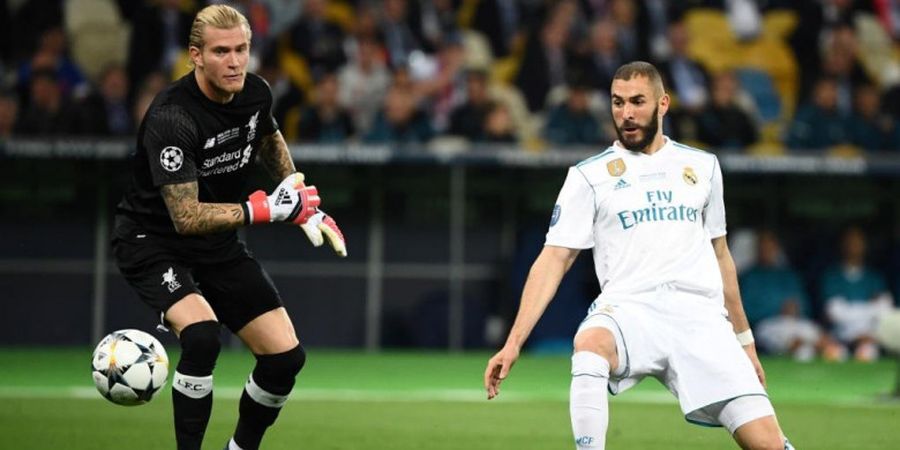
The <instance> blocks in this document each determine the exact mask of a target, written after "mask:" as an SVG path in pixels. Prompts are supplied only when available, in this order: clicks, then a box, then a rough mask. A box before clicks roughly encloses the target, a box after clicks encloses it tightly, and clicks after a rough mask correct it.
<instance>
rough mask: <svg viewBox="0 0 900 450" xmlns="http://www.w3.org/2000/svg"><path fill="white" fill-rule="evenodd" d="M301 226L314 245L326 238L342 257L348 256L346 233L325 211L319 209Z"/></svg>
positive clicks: (318, 244)
mask: <svg viewBox="0 0 900 450" xmlns="http://www.w3.org/2000/svg"><path fill="white" fill-rule="evenodd" d="M300 228H302V229H303V232H305V233H306V237H308V238H309V241H310V242H312V245H313V246H316V247H318V246H320V245H322V243H324V242H325V240H328V245H331V248H333V249H334V252H335V253H337V254H338V256H340V257H342V258H343V257H345V256H347V244H346V243H345V242H344V233H341V229H340V228H338V225H337V223H336V222H335V221H334V219H332V218H331V216H329V215H328V214H325V211H322V210H321V209H320V210H317V211H316V213H315V214H313V215H312V217H310V218H309V220H307V221H306V223H304V224H301V225H300Z"/></svg>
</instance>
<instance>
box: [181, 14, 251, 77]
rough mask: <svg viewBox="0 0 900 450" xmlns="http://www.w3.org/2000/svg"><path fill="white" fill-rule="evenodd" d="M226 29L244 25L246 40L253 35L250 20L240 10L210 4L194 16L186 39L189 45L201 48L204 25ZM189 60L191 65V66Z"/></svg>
mask: <svg viewBox="0 0 900 450" xmlns="http://www.w3.org/2000/svg"><path fill="white" fill-rule="evenodd" d="M207 25H208V26H211V27H213V28H219V29H222V30H227V29H229V28H234V27H238V26H240V27H244V31H245V32H246V34H247V41H250V38H251V37H252V36H253V33H252V32H251V31H250V22H248V21H247V18H246V17H244V15H243V14H241V13H240V11H238V10H236V9H234V8H232V7H230V6H227V5H211V6H207V7H206V8H203V9H201V10H200V12H198V13H197V16H196V17H194V23H193V24H191V35H190V38H189V39H188V46H189V47H197V48H199V49H201V50H202V49H203V45H204V44H205V42H204V41H203V31H204V30H205V29H206V26H207ZM193 65H194V64H193V61H191V66H193Z"/></svg>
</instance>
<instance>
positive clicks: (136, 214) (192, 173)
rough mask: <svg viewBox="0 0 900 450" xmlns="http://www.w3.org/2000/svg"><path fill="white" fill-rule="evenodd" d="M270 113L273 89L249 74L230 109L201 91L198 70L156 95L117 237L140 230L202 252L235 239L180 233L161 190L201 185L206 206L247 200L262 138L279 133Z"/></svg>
mask: <svg viewBox="0 0 900 450" xmlns="http://www.w3.org/2000/svg"><path fill="white" fill-rule="evenodd" d="M271 111H272V92H271V90H270V89H269V85H268V84H267V83H266V82H265V81H264V80H263V79H262V78H260V77H259V76H257V75H254V74H251V73H248V74H247V78H246V81H245V82H244V89H243V90H242V91H241V92H239V93H237V94H235V96H234V98H232V100H231V101H230V102H229V103H225V104H221V103H216V102H214V101H212V100H210V99H209V98H207V97H206V95H204V94H203V92H202V91H201V90H200V87H199V86H198V85H197V80H196V78H195V77H194V72H191V73H189V74H187V75H185V76H184V77H182V78H181V79H179V80H177V81H175V82H174V83H172V85H170V86H169V87H168V88H167V89H166V90H164V91H163V92H161V93H160V94H159V95H157V96H156V98H155V99H154V100H153V103H151V105H150V108H149V109H148V110H147V114H146V115H145V116H144V120H143V122H142V123H141V126H140V128H139V129H138V136H137V151H136V152H135V154H134V159H133V170H134V174H133V176H132V182H131V186H130V187H129V188H128V190H127V191H126V193H125V195H124V197H123V198H122V201H121V202H119V205H118V206H117V208H116V212H117V216H118V217H117V228H118V230H117V235H119V236H122V232H123V230H122V229H123V228H129V229H136V230H140V231H143V232H149V233H152V234H153V235H155V236H159V237H164V238H165V237H172V238H177V239H178V240H179V241H180V242H181V243H183V244H186V245H187V246H189V247H196V248H198V249H202V248H203V247H207V246H208V247H216V246H219V245H222V244H224V243H226V242H229V241H233V240H234V239H235V236H236V233H235V232H234V231H226V232H220V233H213V234H208V235H203V236H180V235H178V234H177V233H176V232H175V225H174V224H173V223H172V219H171V218H170V217H169V211H168V209H167V208H166V204H165V202H164V201H163V198H162V193H161V192H160V186H163V185H166V184H176V183H184V182H190V181H196V182H197V185H198V191H199V200H200V202H202V203H205V202H209V203H238V202H241V201H244V200H245V199H244V196H245V190H246V188H247V186H246V184H247V180H248V179H249V178H250V174H251V166H252V165H253V162H254V159H255V157H256V152H257V149H258V147H259V142H260V139H262V137H263V136H267V135H270V134H272V133H274V132H275V131H277V130H278V125H277V124H276V123H275V120H274V119H273V118H272V112H271Z"/></svg>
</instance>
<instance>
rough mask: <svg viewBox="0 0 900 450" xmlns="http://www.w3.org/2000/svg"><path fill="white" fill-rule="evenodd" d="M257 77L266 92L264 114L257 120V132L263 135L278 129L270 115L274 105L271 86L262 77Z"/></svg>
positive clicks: (276, 123)
mask: <svg viewBox="0 0 900 450" xmlns="http://www.w3.org/2000/svg"><path fill="white" fill-rule="evenodd" d="M259 79H260V81H262V84H263V91H264V92H265V93H266V105H265V107H264V108H263V109H264V110H265V112H266V116H265V117H264V118H263V119H262V120H260V121H259V132H260V134H261V135H263V136H268V135H270V134H272V133H274V132H276V131H278V122H277V121H276V120H275V116H273V115H272V108H273V107H274V103H275V101H274V100H273V98H272V88H271V87H269V83H268V82H266V80H265V79H263V78H262V77H260V78H259Z"/></svg>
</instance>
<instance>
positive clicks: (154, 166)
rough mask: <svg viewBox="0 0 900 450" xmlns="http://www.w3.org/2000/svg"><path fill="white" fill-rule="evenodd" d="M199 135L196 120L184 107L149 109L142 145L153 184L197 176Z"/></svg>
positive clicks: (189, 179) (178, 181) (171, 182)
mask: <svg viewBox="0 0 900 450" xmlns="http://www.w3.org/2000/svg"><path fill="white" fill-rule="evenodd" d="M198 136H199V134H198V133H197V128H196V125H195V123H194V120H193V119H191V117H190V116H188V114H187V112H185V111H184V110H183V109H182V108H181V107H179V106H175V105H167V106H162V107H160V108H157V109H154V110H153V111H151V112H150V115H149V116H148V117H147V122H146V123H145V124H144V140H143V142H142V145H143V146H144V149H145V150H146V152H147V158H148V160H149V163H150V172H151V174H152V176H153V185H154V186H162V185H166V184H175V183H184V182H187V181H194V180H196V179H197V170H196V166H195V165H194V158H195V152H196V149H197V148H198V142H199V138H198Z"/></svg>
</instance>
